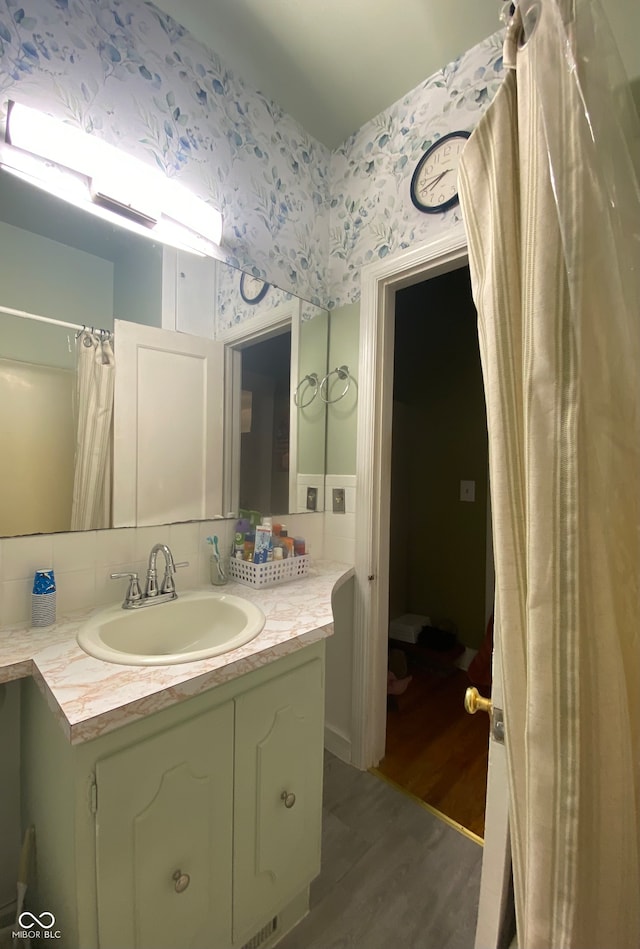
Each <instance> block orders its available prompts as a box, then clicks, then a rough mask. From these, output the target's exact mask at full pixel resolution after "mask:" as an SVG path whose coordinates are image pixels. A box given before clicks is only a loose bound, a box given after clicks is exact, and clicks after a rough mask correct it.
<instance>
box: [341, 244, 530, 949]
mask: <svg viewBox="0 0 640 949" xmlns="http://www.w3.org/2000/svg"><path fill="white" fill-rule="evenodd" d="M466 262H467V246H466V238H465V234H464V231H463V229H462V228H461V227H459V228H456V227H454V228H452V229H451V231H450V232H448V233H447V234H446V235H445V236H442V237H440V238H437V239H436V240H433V241H431V242H429V243H428V244H423V245H420V246H419V247H415V248H412V249H411V250H407V251H404V252H403V253H401V254H398V255H396V256H394V257H393V258H385V259H383V260H379V261H374V262H372V263H371V264H369V265H368V266H367V267H365V268H364V269H363V272H362V294H361V300H360V358H359V363H358V372H359V377H358V378H359V382H360V384H359V389H358V445H357V479H358V506H357V509H356V556H355V566H356V582H355V588H354V607H355V608H354V630H353V646H354V648H353V656H354V679H353V705H352V708H353V718H352V761H353V763H354V764H355V765H356V766H357V767H359V768H365V769H366V768H371V767H374V766H376V765H377V764H378V763H379V762H380V761H381V759H382V758H383V757H384V753H385V743H386V742H385V736H386V688H387V667H388V625H389V623H388V610H389V519H390V481H391V450H390V432H391V428H392V420H393V414H392V407H393V358H392V355H391V354H392V353H393V343H394V339H393V333H394V312H395V297H396V294H397V293H398V291H400V290H402V289H404V288H405V287H410V286H413V285H414V284H416V283H421V282H422V281H424V280H425V279H426V278H427V277H428V276H429V277H437V276H439V275H440V274H446V273H448V272H449V271H451V270H455V269H457V268H458V267H460V266H462V265H464V264H466ZM498 632H499V630H498ZM495 655H496V656H499V650H498V651H497V652H496V654H495ZM492 698H493V702H494V705H495V706H496V707H498V708H500V709H502V708H503V707H504V706H503V704H502V683H501V676H500V664H499V662H498V663H496V664H495V665H494V670H493V686H492ZM505 712H506V710H505ZM508 811H509V793H508V783H507V762H506V754H505V748H504V745H503V744H501V743H500V741H499V739H498V738H497V737H496V734H495V733H493V732H492V737H491V740H490V742H489V771H488V780H487V798H486V815H485V837H484V848H483V857H482V880H481V886H480V901H479V906H478V927H477V932H476V945H478V946H496V945H498V943H499V940H500V933H501V932H502V930H503V926H504V923H505V921H506V920H507V919H508V918H509V916H510V914H511V912H512V907H513V900H512V898H511V896H510V880H511V849H510V839H509V818H508Z"/></svg>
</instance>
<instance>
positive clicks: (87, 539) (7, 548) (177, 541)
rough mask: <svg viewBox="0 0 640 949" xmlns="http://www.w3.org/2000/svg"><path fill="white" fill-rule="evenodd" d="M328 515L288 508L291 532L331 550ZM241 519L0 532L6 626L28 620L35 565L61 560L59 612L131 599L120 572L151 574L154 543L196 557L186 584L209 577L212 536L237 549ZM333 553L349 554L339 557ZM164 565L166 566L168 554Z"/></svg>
mask: <svg viewBox="0 0 640 949" xmlns="http://www.w3.org/2000/svg"><path fill="white" fill-rule="evenodd" d="M324 517H325V515H323V514H321V513H318V514H302V515H288V516H286V517H285V516H283V517H282V518H281V520H283V521H285V522H286V523H287V525H288V527H289V531H290V533H292V534H293V533H295V534H296V535H300V536H304V537H305V539H306V541H307V549H308V550H309V552H310V553H311V554H312V556H313V557H316V558H320V557H322V556H324ZM233 525H234V521H233V520H228V519H224V520H220V519H219V520H215V521H193V522H189V523H186V524H170V525H163V526H160V527H139V528H126V527H124V528H118V529H117V530H102V531H83V532H76V533H68V534H35V535H31V536H28V537H9V538H3V539H1V540H0V626H12V625H17V624H23V623H24V624H25V625H26V624H28V623H30V620H31V590H32V586H33V574H34V571H35V570H37V569H40V568H44V567H53V569H54V571H55V576H56V587H57V591H58V595H57V609H58V616H60V615H62V614H64V613H68V612H70V611H72V610H78V609H83V608H85V607H90V606H102V605H105V604H108V603H117V602H118V600H121V599H124V595H125V592H126V588H127V582H128V581H127V580H112V579H111V577H110V575H111V574H112V573H124V572H131V571H136V572H137V573H138V575H139V576H140V578H141V580H142V581H143V580H144V576H145V572H146V568H147V562H148V559H149V551H150V550H151V548H152V547H153V545H154V544H159V543H162V544H168V545H169V547H170V548H171V552H172V553H173V556H174V558H175V561H176V563H179V562H181V561H188V563H189V566H188V567H181V568H180V569H179V570H178V573H177V575H176V586H177V588H178V590H180V589H182V590H187V589H190V588H192V587H196V586H199V585H201V584H203V583H207V582H208V580H209V557H210V554H211V548H210V546H209V545H208V544H207V542H206V539H207V537H208V536H209V535H211V534H217V535H218V537H219V540H220V547H221V549H223V550H227V549H229V547H230V545H231V537H232V533H233ZM333 559H348V558H346V557H340V558H337V557H334V558H333ZM158 565H159V567H160V568H162V567H163V564H162V557H160V558H159V561H158Z"/></svg>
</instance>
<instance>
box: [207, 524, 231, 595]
mask: <svg viewBox="0 0 640 949" xmlns="http://www.w3.org/2000/svg"><path fill="white" fill-rule="evenodd" d="M207 543H208V544H211V545H212V547H213V556H214V557H215V561H216V566H217V568H218V576H219V577H220V579H221V580H222V582H223V583H224V581H225V580H226V579H227V575H226V573H225V572H224V568H223V566H222V562H221V560H220V550H219V548H218V535H217V534H214V535H213V537H207Z"/></svg>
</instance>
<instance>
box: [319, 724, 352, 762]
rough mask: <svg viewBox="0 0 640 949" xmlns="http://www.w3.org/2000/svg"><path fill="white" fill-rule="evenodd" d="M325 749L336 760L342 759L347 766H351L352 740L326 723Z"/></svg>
mask: <svg viewBox="0 0 640 949" xmlns="http://www.w3.org/2000/svg"><path fill="white" fill-rule="evenodd" d="M324 747H325V748H326V749H327V751H330V752H331V754H332V755H335V756H336V758H340V760H341V761H344V762H345V763H346V764H351V739H350V738H347V736H346V735H343V734H342V732H339V731H338V730H337V729H336V728H332V727H331V725H328V724H327V723H326V722H325V726H324Z"/></svg>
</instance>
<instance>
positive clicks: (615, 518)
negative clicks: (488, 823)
mask: <svg viewBox="0 0 640 949" xmlns="http://www.w3.org/2000/svg"><path fill="white" fill-rule="evenodd" d="M523 24H524V27H523ZM617 63H618V61H617V58H616V54H615V49H614V47H613V44H612V42H611V41H610V39H609V34H608V32H607V29H606V25H605V24H604V22H603V20H602V18H601V14H600V12H599V10H598V8H597V7H596V5H595V4H593V3H591V2H589V0H575V2H568V0H562V2H560V0H520V3H519V8H518V10H516V13H515V16H514V18H513V20H512V22H511V24H510V26H509V28H508V31H507V38H506V43H505V65H506V66H507V70H508V71H507V75H506V79H505V82H504V84H503V86H502V87H501V89H500V90H499V92H498V94H497V96H496V99H495V100H494V102H493V104H492V106H491V107H490V109H489V110H488V111H487V113H486V114H485V116H484V118H483V119H482V120H481V122H480V123H479V125H478V127H477V129H476V131H475V132H474V133H473V135H472V137H471V138H470V140H469V143H468V145H467V147H466V149H465V152H464V155H463V159H462V166H461V170H460V193H461V201H462V207H463V213H464V217H465V223H466V228H467V234H468V240H469V257H470V266H471V275H472V282H473V291H474V298H475V302H476V306H477V309H478V315H479V336H480V347H481V356H482V364H483V373H484V380H485V391H486V400H487V416H488V426H489V445H490V476H491V499H492V511H493V531H494V543H495V559H496V625H497V640H496V641H497V644H498V645H497V648H499V649H500V654H501V660H502V668H503V674H504V696H505V699H504V701H505V722H506V743H507V758H508V766H509V783H510V797H511V813H510V819H511V836H512V850H513V870H514V888H515V895H516V913H517V925H518V944H519V946H520V949H569V947H572V949H637V947H638V946H640V872H639V839H638V833H639V814H638V809H639V801H640V796H639V795H640V706H639V699H640V640H639V636H640V608H639V578H640V547H639V543H640V540H639V539H640V422H639V416H640V387H639V380H640V267H639V261H640V245H639V235H640V197H639V190H638V174H637V164H636V159H635V155H634V148H635V149H636V150H637V147H638V141H639V139H638V137H635V139H634V134H635V135H636V136H637V127H636V129H635V130H634V132H632V134H631V136H629V135H628V134H627V133H626V128H627V125H626V123H627V120H629V121H630V117H631V114H632V113H631V109H630V108H629V103H630V99H629V97H628V92H627V91H626V89H625V87H624V86H623V85H622V84H620V83H619V82H618V80H617V78H616V75H617V74H616V69H617ZM635 154H637V152H636V153H635Z"/></svg>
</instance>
